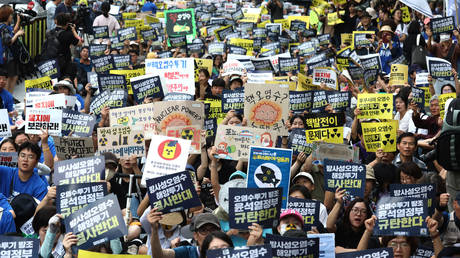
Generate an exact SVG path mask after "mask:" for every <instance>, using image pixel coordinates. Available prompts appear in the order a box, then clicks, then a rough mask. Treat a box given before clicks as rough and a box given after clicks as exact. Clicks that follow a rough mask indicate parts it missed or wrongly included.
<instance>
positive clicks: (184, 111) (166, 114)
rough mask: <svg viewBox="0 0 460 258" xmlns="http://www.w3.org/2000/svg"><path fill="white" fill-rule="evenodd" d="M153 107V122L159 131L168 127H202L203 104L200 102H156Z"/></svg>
mask: <svg viewBox="0 0 460 258" xmlns="http://www.w3.org/2000/svg"><path fill="white" fill-rule="evenodd" d="M153 105H154V108H153V114H152V116H153V120H155V122H156V124H157V126H158V128H159V129H160V130H161V131H164V130H165V129H166V127H169V126H180V125H181V126H182V125H183V126H185V125H198V126H200V127H202V126H203V121H204V104H203V103H202V102H200V101H168V102H163V101H157V102H154V104H153Z"/></svg>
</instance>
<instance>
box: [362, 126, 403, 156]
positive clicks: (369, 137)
mask: <svg viewBox="0 0 460 258" xmlns="http://www.w3.org/2000/svg"><path fill="white" fill-rule="evenodd" d="M361 127H362V129H363V140H364V146H366V150H367V151H368V152H376V151H377V150H378V149H383V151H384V152H394V151H396V137H397V135H398V134H397V131H398V128H399V123H398V120H389V121H386V122H373V123H361Z"/></svg>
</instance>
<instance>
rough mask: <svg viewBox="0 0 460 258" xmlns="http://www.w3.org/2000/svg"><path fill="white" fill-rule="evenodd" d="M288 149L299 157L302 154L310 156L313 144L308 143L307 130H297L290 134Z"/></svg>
mask: <svg viewBox="0 0 460 258" xmlns="http://www.w3.org/2000/svg"><path fill="white" fill-rule="evenodd" d="M288 148H289V149H291V150H292V153H293V155H299V153H301V152H304V153H305V154H307V155H309V154H310V153H311V152H312V144H311V143H307V139H306V137H305V129H303V128H295V129H293V130H292V131H291V132H289V137H288Z"/></svg>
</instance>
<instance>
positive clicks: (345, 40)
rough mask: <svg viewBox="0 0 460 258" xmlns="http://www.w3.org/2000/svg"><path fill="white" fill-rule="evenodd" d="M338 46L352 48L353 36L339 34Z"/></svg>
mask: <svg viewBox="0 0 460 258" xmlns="http://www.w3.org/2000/svg"><path fill="white" fill-rule="evenodd" d="M340 44H345V45H347V46H352V45H353V34H352V33H341V34H340Z"/></svg>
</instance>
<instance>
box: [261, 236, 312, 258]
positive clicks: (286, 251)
mask: <svg viewBox="0 0 460 258" xmlns="http://www.w3.org/2000/svg"><path fill="white" fill-rule="evenodd" d="M265 243H268V244H270V246H271V247H272V254H273V258H278V257H319V238H308V239H302V238H291V237H283V236H279V235H272V234H267V236H266V237H265Z"/></svg>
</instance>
